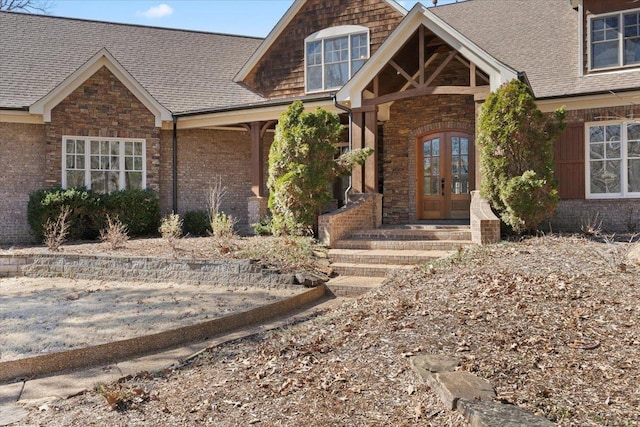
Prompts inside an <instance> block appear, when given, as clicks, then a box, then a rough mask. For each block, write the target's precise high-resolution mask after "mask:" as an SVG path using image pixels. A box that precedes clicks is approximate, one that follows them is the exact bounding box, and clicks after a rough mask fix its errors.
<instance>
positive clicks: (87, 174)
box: [61, 135, 147, 191]
mask: <svg viewBox="0 0 640 427" xmlns="http://www.w3.org/2000/svg"><path fill="white" fill-rule="evenodd" d="M67 140H74V141H77V140H83V141H84V144H85V147H84V165H85V167H84V184H85V185H84V187H85V188H86V189H87V190H91V141H96V140H97V141H109V142H111V141H118V142H120V145H119V153H118V158H119V164H120V165H121V167H120V169H119V170H118V190H120V191H121V190H124V189H125V188H126V178H125V175H126V170H125V154H124V152H125V144H124V143H126V142H140V143H142V171H141V173H142V182H141V188H142V189H143V190H145V189H146V188H147V140H146V139H144V138H114V137H102V136H78V135H63V136H62V162H61V163H62V164H61V166H62V180H61V183H62V188H65V189H66V188H67Z"/></svg>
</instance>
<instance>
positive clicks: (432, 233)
mask: <svg viewBox="0 0 640 427" xmlns="http://www.w3.org/2000/svg"><path fill="white" fill-rule="evenodd" d="M348 239H349V240H471V230H470V229H469V227H464V228H442V229H433V228H391V227H383V228H377V229H373V230H358V231H354V232H353V233H352V234H351V236H350V237H349V238H348Z"/></svg>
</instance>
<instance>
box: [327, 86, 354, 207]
mask: <svg viewBox="0 0 640 427" xmlns="http://www.w3.org/2000/svg"><path fill="white" fill-rule="evenodd" d="M331 99H332V100H333V105H334V107H336V108H338V109H340V110H342V111H345V112H346V113H348V114H349V151H351V150H352V149H353V141H352V135H351V125H352V123H353V111H352V110H351V108H349V107H346V106H344V105H342V104H340V103H339V102H338V98H337V97H336V94H335V93H334V94H332V95H331ZM352 188H353V175H352V174H350V175H349V185H348V186H347V189H346V190H345V191H344V204H345V206H346V205H348V204H349V192H350V191H351V189H352Z"/></svg>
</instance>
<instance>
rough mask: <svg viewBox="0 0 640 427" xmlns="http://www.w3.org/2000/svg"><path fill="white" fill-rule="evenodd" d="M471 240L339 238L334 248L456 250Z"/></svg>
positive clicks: (469, 243)
mask: <svg viewBox="0 0 640 427" xmlns="http://www.w3.org/2000/svg"><path fill="white" fill-rule="evenodd" d="M471 244H472V243H471V240H368V239H347V240H339V241H338V242H336V244H335V245H334V247H335V249H395V250H410V251H456V250H458V249H459V248H461V247H463V246H467V245H471Z"/></svg>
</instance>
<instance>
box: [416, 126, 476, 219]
mask: <svg viewBox="0 0 640 427" xmlns="http://www.w3.org/2000/svg"><path fill="white" fill-rule="evenodd" d="M416 151H417V156H416V159H417V162H418V164H417V168H416V170H417V174H418V176H417V181H418V185H417V195H418V197H417V205H418V206H417V208H418V209H417V213H418V219H451V218H469V205H470V204H471V195H470V191H471V189H472V188H473V186H474V182H473V181H474V176H475V171H474V159H473V153H474V148H473V137H472V136H471V135H470V134H468V133H465V132H456V131H447V132H439V133H431V134H428V135H424V136H422V137H420V138H418V140H417V144H416Z"/></svg>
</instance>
